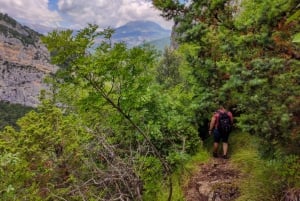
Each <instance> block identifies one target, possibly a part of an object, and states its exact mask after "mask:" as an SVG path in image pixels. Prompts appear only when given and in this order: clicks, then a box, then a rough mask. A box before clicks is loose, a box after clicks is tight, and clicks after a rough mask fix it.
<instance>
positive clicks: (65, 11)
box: [0, 0, 172, 29]
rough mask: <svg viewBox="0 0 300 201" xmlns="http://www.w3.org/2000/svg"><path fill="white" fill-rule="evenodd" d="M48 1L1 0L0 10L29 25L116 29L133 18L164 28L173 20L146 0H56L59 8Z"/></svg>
mask: <svg viewBox="0 0 300 201" xmlns="http://www.w3.org/2000/svg"><path fill="white" fill-rule="evenodd" d="M48 1H49V0H0V12H2V13H7V14H8V15H9V16H11V17H13V18H15V19H17V20H20V21H24V22H27V23H31V24H40V25H44V26H51V27H60V26H64V27H69V28H72V29H78V28H82V27H84V26H86V25H87V23H93V24H97V25H99V26H100V27H102V28H105V27H108V26H110V27H113V28H115V27H118V26H121V25H123V24H125V23H127V22H129V21H134V20H150V21H154V22H156V23H158V24H160V25H161V26H163V27H165V28H171V26H172V22H167V21H165V20H164V19H163V18H162V17H160V16H159V11H158V10H156V9H154V8H153V6H152V3H151V1H149V0H58V5H57V7H58V10H50V9H49V8H48Z"/></svg>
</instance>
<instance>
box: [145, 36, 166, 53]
mask: <svg viewBox="0 0 300 201" xmlns="http://www.w3.org/2000/svg"><path fill="white" fill-rule="evenodd" d="M147 43H148V44H150V45H153V46H154V47H155V48H156V49H157V50H159V51H161V52H163V51H164V50H165V48H166V47H170V45H171V39H170V37H166V38H161V39H157V40H153V41H149V42H147Z"/></svg>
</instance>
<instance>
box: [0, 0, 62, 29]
mask: <svg viewBox="0 0 300 201" xmlns="http://www.w3.org/2000/svg"><path fill="white" fill-rule="evenodd" d="M0 12H2V13H6V14H8V15H9V16H11V17H13V18H15V19H17V20H20V21H23V22H29V23H36V24H40V25H44V26H52V27H53V26H58V25H59V23H60V22H61V21H62V18H61V16H60V15H59V14H58V12H57V11H51V10H49V9H48V0H26V1H24V0H0Z"/></svg>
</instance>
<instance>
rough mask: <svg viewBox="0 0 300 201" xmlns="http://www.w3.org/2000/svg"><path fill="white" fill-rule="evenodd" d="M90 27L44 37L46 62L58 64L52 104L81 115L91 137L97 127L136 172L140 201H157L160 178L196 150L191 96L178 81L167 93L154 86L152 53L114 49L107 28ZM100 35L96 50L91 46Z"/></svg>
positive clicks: (123, 47)
mask: <svg viewBox="0 0 300 201" xmlns="http://www.w3.org/2000/svg"><path fill="white" fill-rule="evenodd" d="M96 30H97V26H94V25H89V26H88V27H87V28H85V29H83V30H81V31H79V32H78V33H77V34H73V32H72V31H70V30H67V31H61V32H52V33H50V34H49V35H48V36H47V37H44V38H43V41H44V42H45V43H46V45H47V47H48V49H49V50H50V52H51V54H52V61H53V62H54V63H55V64H58V65H59V66H60V67H61V68H60V70H59V71H58V73H57V74H56V75H55V76H54V77H52V78H49V80H50V82H51V83H52V86H53V87H54V90H53V91H54V92H55V94H54V100H55V101H57V102H59V103H60V104H63V105H65V108H66V112H67V113H70V114H72V113H74V114H78V115H79V116H81V117H82V119H83V120H84V122H86V125H88V127H89V129H91V130H92V131H93V132H96V131H97V130H99V129H100V130H102V131H103V132H104V133H105V136H104V139H105V141H106V142H107V143H108V144H107V146H109V147H110V146H113V147H114V153H115V155H116V156H118V157H120V158H121V159H122V160H124V161H126V163H129V164H130V166H131V165H132V166H133V167H135V168H134V170H135V172H134V173H135V174H136V175H139V177H140V178H141V180H142V182H143V188H144V191H143V192H144V195H143V197H144V198H145V199H148V198H149V197H155V196H157V189H158V188H159V186H160V185H164V182H163V180H164V179H168V178H169V179H170V174H171V173H172V171H173V168H175V167H176V166H177V165H178V163H182V162H183V161H184V157H183V158H181V157H179V158H178V156H185V155H187V154H191V153H194V152H195V151H196V148H197V146H198V145H199V142H198V137H197V132H196V129H195V126H194V125H193V121H192V118H191V117H190V116H191V115H192V114H193V113H192V112H191V111H190V109H189V107H190V105H189V102H188V100H187V99H186V95H188V96H189V97H192V96H191V95H190V94H189V91H188V90H186V89H184V87H183V86H182V85H181V84H179V83H178V82H173V81H172V82H171V85H170V86H167V87H169V88H170V87H171V88H172V90H170V91H171V92H170V93H169V91H167V90H165V89H166V88H165V87H164V86H162V85H158V84H157V82H156V78H158V77H159V76H156V75H157V74H156V73H155V72H156V70H157V68H156V65H157V58H158V54H157V52H156V51H155V50H154V49H153V48H151V47H150V46H148V45H145V46H139V47H133V48H131V49H128V48H127V46H126V45H125V44H124V43H115V44H112V42H111V41H110V37H111V34H112V33H113V31H112V30H110V29H108V30H104V31H102V32H97V31H96ZM99 36H100V37H101V38H102V40H101V43H100V45H94V40H99ZM165 61H166V60H165ZM163 62H164V61H163ZM166 65H168V64H166ZM165 67H166V68H167V66H165ZM174 69H176V66H174ZM175 71H178V70H175ZM163 76H165V75H163ZM167 76H169V75H167ZM176 76H177V75H176ZM176 76H174V77H173V78H172V79H175V78H176ZM182 89H184V93H182V94H178V91H180V90H181V91H182ZM129 164H128V165H129ZM149 164H151V166H150V167H149ZM116 167H117V168H122V167H119V166H116ZM161 167H162V168H161ZM149 168H150V169H149ZM161 174H162V175H164V176H163V177H162V176H159V175H161ZM132 179H135V178H132ZM169 179H168V181H169V189H170V191H169V192H171V188H172V186H171V184H172V182H171V181H170V180H169ZM129 181H130V180H129ZM135 181H136V180H135ZM135 181H132V182H135ZM162 182H163V183H162ZM137 188H141V187H140V186H139V187H137ZM133 189H134V188H132V189H130V190H133ZM135 196H137V197H135V199H140V198H139V195H135ZM170 196H171V195H170ZM149 199H150V198H149Z"/></svg>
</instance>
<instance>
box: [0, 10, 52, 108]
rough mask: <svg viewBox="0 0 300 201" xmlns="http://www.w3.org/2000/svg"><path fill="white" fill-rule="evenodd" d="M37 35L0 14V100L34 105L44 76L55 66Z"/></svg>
mask: <svg viewBox="0 0 300 201" xmlns="http://www.w3.org/2000/svg"><path fill="white" fill-rule="evenodd" d="M39 37H40V35H39V34H38V33H36V32H35V31H33V30H31V29H29V28H28V27H25V26H22V25H21V24H19V23H17V22H16V21H15V20H13V19H12V18H10V17H9V16H7V15H3V14H1V13H0V100H2V101H8V102H11V103H19V104H22V105H26V106H33V107H35V106H37V104H38V103H39V101H38V97H39V95H40V91H41V89H47V88H48V87H47V86H46V84H45V83H43V79H44V77H45V76H46V75H47V74H49V73H54V72H55V71H56V70H57V67H56V66H54V65H51V64H50V61H49V60H50V55H49V52H48V51H47V49H46V47H45V46H44V45H43V44H42V43H41V41H40V39H39Z"/></svg>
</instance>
